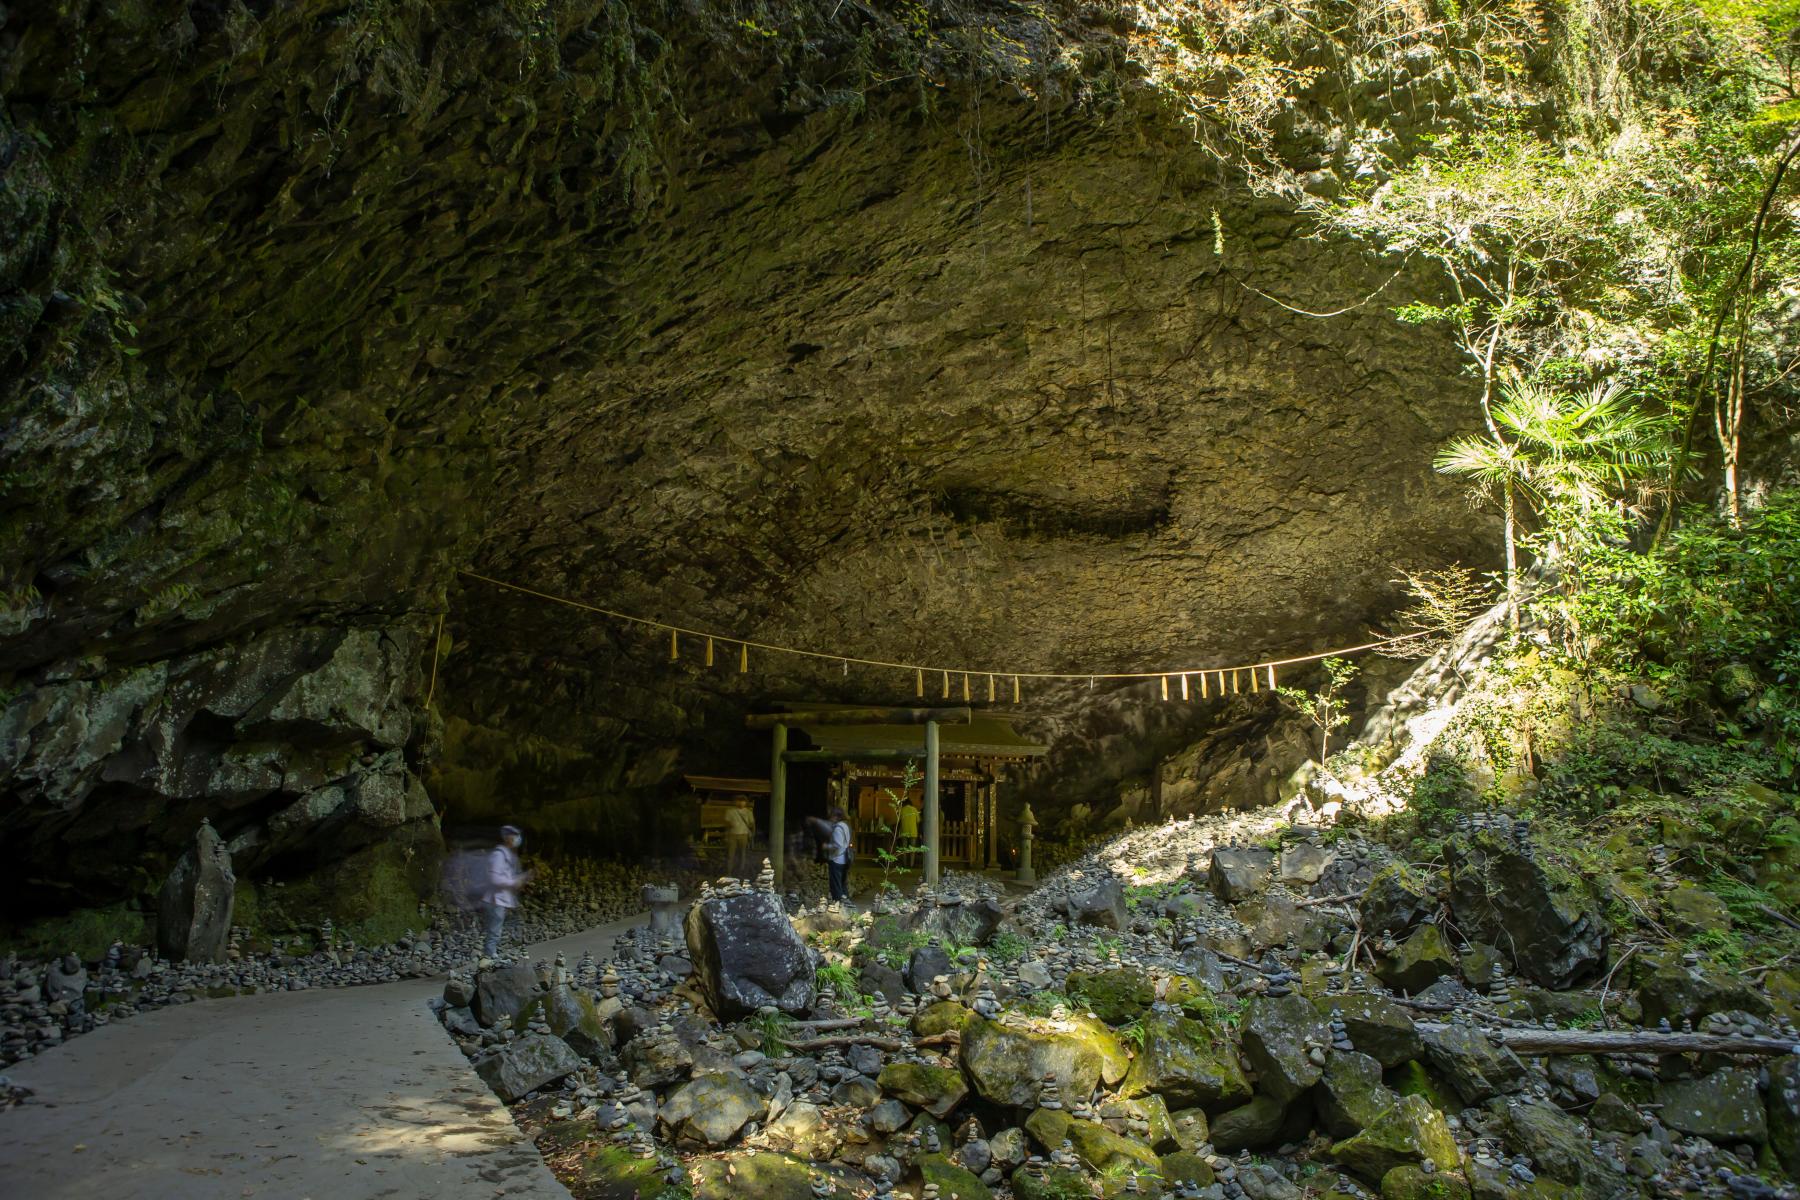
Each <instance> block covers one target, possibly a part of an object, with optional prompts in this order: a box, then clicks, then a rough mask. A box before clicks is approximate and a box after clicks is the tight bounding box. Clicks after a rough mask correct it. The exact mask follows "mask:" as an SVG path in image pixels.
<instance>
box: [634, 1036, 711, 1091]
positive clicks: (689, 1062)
mask: <svg viewBox="0 0 1800 1200" xmlns="http://www.w3.org/2000/svg"><path fill="white" fill-rule="evenodd" d="M620 1057H621V1058H622V1059H623V1061H624V1063H625V1070H626V1073H627V1074H629V1075H630V1076H631V1082H633V1083H635V1084H637V1085H638V1086H639V1087H641V1088H660V1087H667V1086H668V1085H669V1084H671V1083H680V1082H681V1081H682V1080H684V1079H686V1078H687V1077H688V1076H689V1075H691V1074H693V1071H694V1052H693V1051H692V1050H689V1049H688V1048H687V1046H686V1045H685V1044H683V1042H682V1040H681V1039H680V1038H678V1037H674V1036H672V1035H671V1036H664V1037H654V1036H644V1037H636V1038H632V1039H631V1041H630V1042H628V1043H627V1044H626V1046H625V1053H624V1054H623V1055H621V1056H620Z"/></svg>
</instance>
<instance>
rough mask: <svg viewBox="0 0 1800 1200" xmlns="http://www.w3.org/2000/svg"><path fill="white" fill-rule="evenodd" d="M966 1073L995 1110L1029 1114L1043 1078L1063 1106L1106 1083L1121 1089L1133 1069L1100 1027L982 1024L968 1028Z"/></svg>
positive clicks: (1086, 1024)
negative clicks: (1056, 1090) (1060, 1097)
mask: <svg viewBox="0 0 1800 1200" xmlns="http://www.w3.org/2000/svg"><path fill="white" fill-rule="evenodd" d="M961 1060H962V1068H963V1070H964V1071H965V1072H966V1073H967V1074H968V1076H969V1080H970V1082H971V1083H973V1084H974V1085H975V1090H976V1091H977V1092H979V1093H980V1094H981V1095H982V1097H983V1098H984V1099H986V1100H988V1101H989V1102H990V1103H993V1104H1002V1105H1005V1106H1007V1107H1008V1108H1030V1107H1032V1106H1033V1105H1035V1104H1036V1103H1037V1097H1038V1090H1039V1089H1040V1088H1041V1087H1042V1086H1043V1081H1044V1076H1045V1075H1050V1076H1052V1077H1053V1078H1055V1080H1056V1085H1057V1087H1058V1088H1059V1089H1061V1091H1062V1094H1063V1097H1064V1100H1065V1101H1072V1100H1084V1099H1086V1098H1087V1097H1088V1096H1090V1095H1092V1094H1093V1091H1094V1088H1095V1087H1096V1086H1097V1085H1098V1084H1099V1083H1100V1082H1101V1081H1102V1080H1105V1081H1106V1082H1108V1083H1109V1084H1110V1083H1116V1082H1117V1081H1118V1080H1120V1079H1122V1078H1124V1075H1125V1071H1126V1069H1127V1067H1128V1066H1129V1064H1130V1060H1129V1059H1128V1058H1127V1057H1126V1054H1125V1049H1124V1047H1123V1046H1121V1045H1119V1042H1118V1040H1117V1039H1116V1038H1114V1037H1113V1035H1112V1033H1111V1031H1109V1030H1108V1029H1107V1028H1106V1027H1105V1026H1104V1025H1102V1024H1100V1022H1098V1021H1079V1020H1078V1021H1056V1022H1051V1021H1045V1020H1020V1019H1018V1018H1013V1017H1009V1018H1008V1020H1007V1022H1006V1023H1004V1024H1002V1023H1001V1022H999V1021H988V1020H983V1019H982V1018H979V1017H977V1018H975V1019H973V1020H971V1021H970V1022H969V1023H968V1024H967V1025H966V1026H964V1028H963V1037H962V1056H961Z"/></svg>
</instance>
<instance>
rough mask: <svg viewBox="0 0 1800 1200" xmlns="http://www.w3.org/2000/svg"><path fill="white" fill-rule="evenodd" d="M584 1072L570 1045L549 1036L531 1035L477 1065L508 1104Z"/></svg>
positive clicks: (481, 1074) (477, 1068) (479, 1072)
mask: <svg viewBox="0 0 1800 1200" xmlns="http://www.w3.org/2000/svg"><path fill="white" fill-rule="evenodd" d="M580 1069H581V1056H580V1055H578V1054H576V1053H575V1051H573V1050H571V1049H570V1048H569V1043H567V1042H565V1041H563V1040H562V1039H561V1038H558V1037H550V1036H549V1035H547V1034H542V1033H533V1034H527V1035H526V1036H525V1037H522V1038H520V1039H519V1040H518V1041H515V1042H508V1043H507V1044H506V1045H504V1046H502V1047H500V1049H498V1050H497V1051H495V1052H494V1053H493V1054H490V1055H488V1057H486V1058H483V1059H480V1060H478V1061H477V1062H476V1063H475V1073H476V1074H477V1075H479V1076H481V1079H482V1082H484V1083H486V1084H487V1085H488V1086H489V1087H491V1088H493V1089H494V1094H495V1095H496V1096H498V1097H500V1099H502V1100H504V1101H505V1102H506V1103H508V1104H511V1103H512V1102H513V1101H514V1100H517V1099H518V1098H519V1097H521V1096H523V1095H525V1094H526V1093H527V1092H535V1091H536V1090H537V1089H539V1088H541V1087H543V1086H545V1085H546V1084H551V1083H555V1082H556V1081H557V1080H559V1079H562V1078H563V1077H565V1076H567V1075H572V1074H574V1073H575V1072H576V1071H579V1070H580Z"/></svg>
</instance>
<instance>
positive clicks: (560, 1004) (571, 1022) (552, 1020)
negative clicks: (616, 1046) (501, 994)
mask: <svg viewBox="0 0 1800 1200" xmlns="http://www.w3.org/2000/svg"><path fill="white" fill-rule="evenodd" d="M537 1013H541V1014H542V1015H543V1018H544V1021H545V1022H546V1023H547V1024H548V1025H549V1026H550V1032H551V1033H553V1034H555V1035H556V1036H557V1037H559V1038H561V1039H562V1040H563V1041H565V1042H567V1043H569V1047H570V1048H571V1049H572V1050H574V1051H575V1053H577V1054H579V1055H581V1057H583V1058H587V1059H597V1058H599V1057H600V1056H601V1055H602V1054H603V1053H605V1052H606V1051H608V1050H610V1049H612V1047H613V1029H612V1026H611V1025H609V1024H607V1023H606V1022H605V1021H602V1020H601V1019H600V1014H599V1012H598V1011H597V1010H596V1009H595V1007H594V998H593V997H592V996H590V995H587V994H586V993H584V992H579V991H576V990H575V989H574V988H572V987H570V986H569V985H568V984H566V983H559V984H556V985H554V986H553V987H551V988H550V990H549V991H547V992H544V993H542V994H540V995H538V996H535V997H533V998H532V1000H531V1001H530V1002H529V1003H528V1004H527V1005H526V1008H525V1010H524V1019H523V1020H521V1021H520V1022H519V1024H521V1025H524V1024H527V1023H529V1022H530V1020H531V1018H532V1016H533V1015H535V1014H537Z"/></svg>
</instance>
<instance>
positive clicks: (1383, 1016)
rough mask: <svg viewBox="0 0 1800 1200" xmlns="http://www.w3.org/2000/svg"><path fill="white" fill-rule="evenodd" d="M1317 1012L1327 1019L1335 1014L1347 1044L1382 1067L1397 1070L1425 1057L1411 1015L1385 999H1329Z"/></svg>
mask: <svg viewBox="0 0 1800 1200" xmlns="http://www.w3.org/2000/svg"><path fill="white" fill-rule="evenodd" d="M1319 1009H1320V1011H1321V1012H1323V1013H1324V1014H1325V1015H1326V1016H1327V1017H1329V1016H1330V1015H1331V1013H1332V1012H1333V1011H1335V1012H1337V1014H1338V1015H1339V1016H1340V1017H1341V1018H1342V1019H1343V1022H1344V1028H1345V1030H1346V1032H1348V1033H1349V1035H1350V1042H1351V1044H1352V1045H1354V1046H1355V1047H1356V1048H1357V1049H1358V1050H1360V1051H1362V1053H1364V1054H1367V1055H1369V1056H1370V1057H1371V1058H1373V1059H1375V1061H1376V1062H1379V1063H1380V1064H1381V1065H1382V1066H1383V1067H1397V1066H1399V1065H1400V1064H1401V1063H1403V1062H1406V1061H1408V1060H1409V1059H1414V1058H1417V1057H1419V1055H1421V1054H1423V1053H1425V1042H1424V1041H1423V1039H1421V1038H1420V1037H1419V1029H1418V1026H1417V1025H1415V1024H1414V1023H1413V1019H1412V1014H1411V1013H1409V1012H1407V1011H1406V1009H1404V1008H1402V1007H1401V1006H1400V1005H1398V1004H1395V1003H1394V1002H1393V1001H1392V1000H1389V999H1388V998H1387V997H1385V996H1376V995H1373V994H1371V993H1368V992H1362V993H1357V994H1352V995H1348V996H1331V997H1329V998H1327V999H1325V1000H1321V1001H1320V1002H1319Z"/></svg>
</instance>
